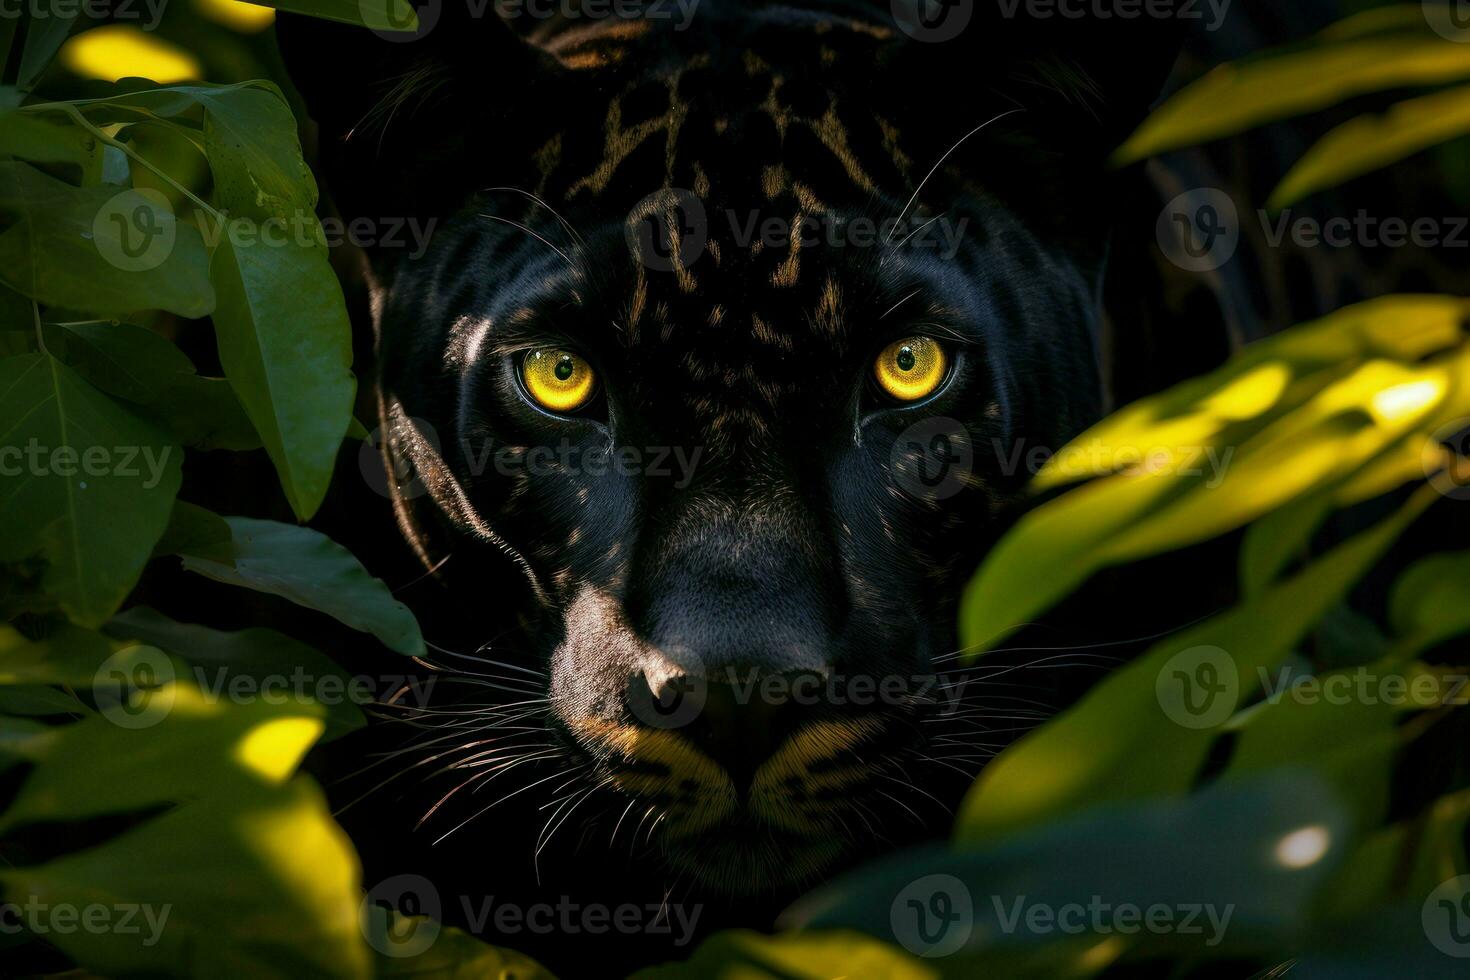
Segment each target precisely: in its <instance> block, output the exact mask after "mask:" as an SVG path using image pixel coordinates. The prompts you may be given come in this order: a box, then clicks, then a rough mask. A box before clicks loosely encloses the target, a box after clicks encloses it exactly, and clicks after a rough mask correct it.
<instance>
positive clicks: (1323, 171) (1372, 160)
mask: <svg viewBox="0 0 1470 980" xmlns="http://www.w3.org/2000/svg"><path fill="white" fill-rule="evenodd" d="M1466 133H1470V87H1460V88H1454V89H1450V90H1449V91H1447V92H1436V93H1434V94H1433V95H1426V96H1422V97H1420V98H1417V99H1411V100H1409V101H1407V102H1400V103H1399V104H1398V105H1396V106H1394V107H1393V108H1391V109H1389V110H1388V111H1387V112H1386V113H1384V114H1383V115H1381V116H1359V117H1358V118H1357V119H1353V120H1351V121H1349V122H1346V123H1343V124H1342V125H1341V126H1338V127H1337V128H1336V129H1334V130H1332V132H1330V133H1328V134H1327V135H1326V136H1324V137H1322V138H1321V139H1320V140H1318V141H1317V143H1316V144H1315V145H1313V147H1312V148H1311V149H1310V150H1308V151H1307V152H1306V154H1305V155H1304V156H1303V157H1302V158H1301V159H1300V160H1298V161H1297V162H1296V165H1295V166H1293V167H1292V168H1291V171H1290V172H1289V173H1287V175H1286V176H1285V177H1283V178H1282V179H1281V183H1280V184H1279V185H1277V187H1276V189H1275V190H1274V191H1272V192H1271V198H1270V200H1268V201H1267V202H1266V206H1267V207H1268V208H1284V207H1286V206H1287V205H1289V204H1294V203H1295V202H1297V201H1300V200H1301V199H1302V198H1304V197H1306V196H1308V195H1309V194H1313V193H1315V192H1317V191H1320V190H1323V189H1325V188H1328V187H1335V186H1337V185H1338V184H1341V183H1343V182H1345V181H1348V180H1351V179H1352V178H1354V177H1359V176H1362V175H1363V174H1366V173H1370V172H1372V171H1374V170H1379V169H1381V168H1383V167H1386V166H1388V165H1389V164H1392V163H1397V162H1398V161H1400V160H1402V159H1404V158H1406V157H1409V156H1412V155H1413V154H1415V153H1418V152H1419V151H1421V150H1426V149H1428V148H1429V147H1431V146H1435V145H1437V144H1439V143H1443V142H1445V141H1446V140H1450V139H1454V138H1455V137H1457V136H1463V135H1465V134H1466Z"/></svg>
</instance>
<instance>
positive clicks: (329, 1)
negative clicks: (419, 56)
mask: <svg viewBox="0 0 1470 980" xmlns="http://www.w3.org/2000/svg"><path fill="white" fill-rule="evenodd" d="M246 2H247V3H259V4H260V6H262V7H274V8H275V9H277V10H285V11H288V12H289V13H293V14H306V15H307V16H309V17H322V18H324V19H326V20H335V21H337V22H339V23H342V24H355V25H358V26H362V27H370V28H372V29H373V30H378V31H395V32H396V31H416V30H418V24H419V21H418V14H417V13H415V12H414V9H413V7H412V6H410V5H409V4H408V3H407V0H361V2H359V0H269V2H263V0H246Z"/></svg>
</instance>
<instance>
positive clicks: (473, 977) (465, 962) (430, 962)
mask: <svg viewBox="0 0 1470 980" xmlns="http://www.w3.org/2000/svg"><path fill="white" fill-rule="evenodd" d="M365 916H366V917H367V921H366V922H364V924H363V928H364V929H365V930H370V931H371V934H374V935H375V936H376V938H377V942H376V943H372V945H374V947H375V948H382V947H383V946H385V945H387V944H388V943H390V942H391V940H390V939H389V938H388V933H389V932H394V933H400V934H401V933H403V931H404V930H405V929H407V930H413V929H415V928H425V927H427V928H435V927H437V928H438V930H439V931H438V933H437V934H436V936H435V938H434V942H433V943H432V944H431V945H430V946H429V948H428V949H426V950H424V951H423V952H422V953H419V954H418V955H416V956H385V955H382V954H378V955H376V956H375V957H374V958H373V963H374V965H375V967H376V969H375V970H374V973H373V975H374V976H375V977H376V978H377V980H394V978H400V977H402V978H406V977H433V978H434V980H482V978H489V977H495V978H504V980H555V977H554V976H553V975H552V974H551V973H550V972H549V971H548V970H547V969H546V968H545V967H543V966H542V965H541V964H540V963H537V962H536V961H535V960H533V959H531V958H530V957H529V956H524V955H522V954H520V953H517V952H514V951H512V950H509V949H502V948H501V947H498V946H490V945H488V944H486V943H483V942H481V941H480V940H478V939H476V938H475V937H474V936H471V935H470V934H469V933H466V932H464V931H462V930H459V929H455V928H452V927H450V926H443V925H438V924H437V923H435V922H434V921H433V920H430V919H428V918H427V917H425V916H417V915H416V916H404V915H402V914H400V913H398V912H391V913H390V912H389V910H387V909H384V908H381V907H379V906H370V907H368V908H367V909H366V910H365Z"/></svg>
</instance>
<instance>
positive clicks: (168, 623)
mask: <svg viewBox="0 0 1470 980" xmlns="http://www.w3.org/2000/svg"><path fill="white" fill-rule="evenodd" d="M103 629H104V631H105V632H106V633H107V634H108V635H110V636H113V637H117V638H119V639H120V640H121V639H128V640H136V641H138V642H139V643H146V644H149V645H150V646H154V647H158V648H159V649H161V650H164V651H166V652H168V653H171V654H173V655H174V656H175V657H177V658H178V659H179V660H180V661H182V662H183V664H184V671H183V672H184V673H185V674H186V675H187V676H188V677H189V678H190V679H191V680H192V681H193V682H194V684H195V685H196V686H197V687H198V688H199V689H200V691H201V692H202V693H203V694H204V695H205V697H206V698H222V699H224V700H226V701H230V700H234V699H235V698H236V697H238V696H240V695H237V694H236V693H235V692H237V691H239V692H243V693H244V696H247V697H250V698H252V699H253V698H260V697H264V698H267V699H273V700H275V701H284V702H288V703H297V704H303V705H305V704H310V703H316V704H320V705H321V706H322V708H323V709H324V711H325V713H324V714H323V716H322V717H323V719H324V720H325V721H326V725H327V737H330V738H336V737H337V736H340V735H344V734H346V733H347V732H350V731H354V730H356V729H358V728H360V727H362V725H363V723H364V718H363V714H362V711H361V710H360V709H359V708H358V707H357V704H358V703H359V702H371V701H372V700H373V695H374V694H382V693H384V692H382V691H379V690H376V689H375V688H374V687H373V686H372V684H371V683H370V682H371V681H372V679H371V678H365V679H364V681H367V682H369V683H367V684H364V683H359V682H355V681H354V679H353V678H352V677H351V676H350V675H349V674H348V673H347V672H346V671H345V670H343V669H342V668H341V667H339V666H337V664H336V663H335V662H334V661H333V660H332V659H331V658H330V657H328V656H327V655H326V654H324V653H322V652H321V651H319V650H316V649H315V648H313V647H310V646H307V645H306V644H305V643H301V642H300V641H298V640H293V639H292V638H291V637H289V636H285V635H284V634H281V633H278V632H276V631H275V630H271V629H262V628H259V627H256V628H252V629H244V630H238V631H233V632H231V631H226V630H215V629H210V628H209V627H207V626H198V625H194V624H192V623H179V622H175V621H174V620H172V619H169V618H168V617H167V616H165V615H163V614H162V613H160V612H158V611H156V610H153V609H149V608H148V607H147V606H134V607H133V608H131V609H128V610H127V611H125V612H122V613H119V614H118V615H116V616H114V617H113V618H112V619H110V620H108V622H107V625H106V626H104V627H103ZM0 662H3V661H0ZM378 683H379V685H381V684H383V683H385V681H383V680H379V681H378Z"/></svg>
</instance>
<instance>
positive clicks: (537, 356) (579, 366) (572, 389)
mask: <svg viewBox="0 0 1470 980" xmlns="http://www.w3.org/2000/svg"><path fill="white" fill-rule="evenodd" d="M521 378H522V379H523V380H524V382H525V385H526V390H527V391H528V392H530V393H531V397H532V398H534V399H536V402H537V404H539V405H540V406H541V407H542V408H546V409H550V410H551V411H553V412H571V411H575V410H576V409H578V408H581V407H582V406H583V405H585V404H587V400H588V399H589V398H591V397H592V390H593V388H594V387H595V386H596V382H597V375H596V374H595V373H593V371H592V365H590V364H588V363H587V362H586V361H584V360H583V359H582V358H580V357H578V356H577V355H576V354H573V353H572V352H571V351H569V350H561V349H559V348H556V347H543V348H541V349H540V350H533V351H531V352H530V353H529V354H527V355H526V359H525V360H524V361H522V362H521Z"/></svg>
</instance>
